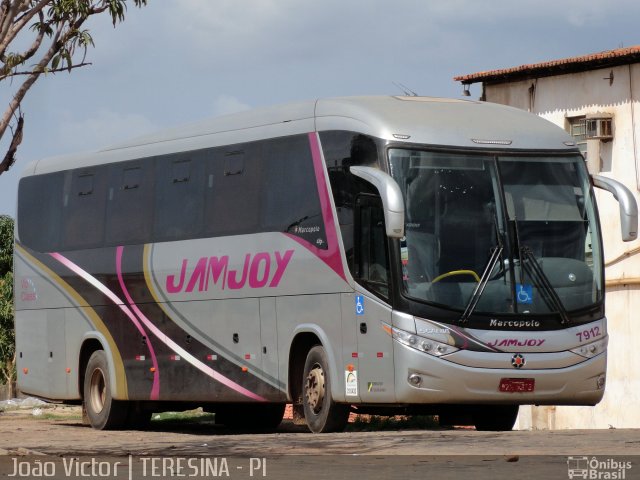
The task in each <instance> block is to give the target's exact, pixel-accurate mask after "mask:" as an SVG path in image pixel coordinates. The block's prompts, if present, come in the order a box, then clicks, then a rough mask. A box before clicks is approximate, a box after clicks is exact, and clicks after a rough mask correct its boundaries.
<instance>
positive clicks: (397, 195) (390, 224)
mask: <svg viewBox="0 0 640 480" xmlns="http://www.w3.org/2000/svg"><path fill="white" fill-rule="evenodd" d="M349 171H350V172H351V173H352V174H354V175H355V176H356V177H360V178H362V179H363V180H366V181H367V182H369V183H370V184H372V185H373V186H374V187H376V190H378V193H379V194H380V198H381V199H382V208H383V210H384V223H385V227H386V232H387V237H391V238H402V237H404V200H403V199H402V192H401V191H400V187H399V186H398V184H397V183H396V181H395V180H394V179H393V178H391V176H389V175H388V174H386V173H384V172H383V171H382V170H378V169H376V168H371V167H357V166H353V167H350V168H349Z"/></svg>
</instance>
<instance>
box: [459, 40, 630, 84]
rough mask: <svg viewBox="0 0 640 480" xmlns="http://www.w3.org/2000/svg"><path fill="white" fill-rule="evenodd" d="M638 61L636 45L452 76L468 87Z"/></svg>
mask: <svg viewBox="0 0 640 480" xmlns="http://www.w3.org/2000/svg"><path fill="white" fill-rule="evenodd" d="M639 61H640V45H635V46H632V47H626V48H618V49H615V50H607V51H604V52H599V53H591V54H588V55H581V56H578V57H569V58H562V59H558V60H550V61H547V62H540V63H532V64H524V65H519V66H517V67H510V68H502V69H497V70H488V71H484V72H477V73H471V74H468V75H459V76H456V77H453V80H454V81H456V82H461V83H463V84H471V83H477V82H485V83H492V82H497V81H509V80H511V81H515V80H522V79H526V78H530V77H543V76H550V75H554V74H558V73H559V74H566V73H575V72H578V71H585V70H589V69H590V68H591V67H594V66H597V67H598V68H605V67H608V66H618V65H624V64H626V63H636V62H639Z"/></svg>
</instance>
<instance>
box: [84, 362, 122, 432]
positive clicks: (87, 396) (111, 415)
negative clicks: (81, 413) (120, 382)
mask: <svg viewBox="0 0 640 480" xmlns="http://www.w3.org/2000/svg"><path fill="white" fill-rule="evenodd" d="M83 387H84V388H83V393H84V397H83V406H84V410H85V412H86V415H87V418H88V419H89V423H90V424H91V426H92V427H93V428H95V429H97V430H109V429H114V428H118V427H121V426H123V425H124V422H125V421H126V419H127V403H126V402H122V401H118V400H114V399H113V397H112V396H111V395H112V392H111V381H110V376H109V362H108V361H107V355H106V354H105V353H104V351H103V350H96V351H95V352H93V354H92V355H91V357H90V358H89V362H88V363H87V368H86V370H85V373H84V386H83Z"/></svg>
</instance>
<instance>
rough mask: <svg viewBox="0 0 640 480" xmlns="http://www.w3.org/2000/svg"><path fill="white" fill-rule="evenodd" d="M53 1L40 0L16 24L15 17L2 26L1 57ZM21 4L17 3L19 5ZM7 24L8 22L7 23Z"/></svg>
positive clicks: (0, 34)
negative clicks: (29, 23) (26, 26)
mask: <svg viewBox="0 0 640 480" xmlns="http://www.w3.org/2000/svg"><path fill="white" fill-rule="evenodd" d="M50 1H51V0H40V1H39V2H38V3H37V4H36V5H35V6H33V7H31V8H30V9H29V10H28V11H27V13H25V14H24V15H23V16H21V17H20V18H19V19H18V20H17V21H16V22H15V23H14V22H13V20H14V18H15V16H14V17H13V18H11V21H10V22H9V23H8V25H6V27H5V25H4V24H3V25H2V31H0V55H4V53H5V51H6V50H7V47H8V46H9V44H10V43H11V42H12V41H13V40H14V39H15V38H16V36H17V35H18V33H20V31H21V30H22V29H23V28H24V26H25V25H26V24H27V23H28V22H29V21H30V20H31V19H32V18H33V17H34V16H35V15H36V14H37V13H39V12H41V11H42V9H43V8H44V7H45V6H46V5H47V3H49V2H50ZM19 3H20V2H16V4H19ZM5 23H6V21H5ZM5 28H6V29H5Z"/></svg>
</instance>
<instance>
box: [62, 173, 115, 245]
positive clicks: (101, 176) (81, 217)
mask: <svg viewBox="0 0 640 480" xmlns="http://www.w3.org/2000/svg"><path fill="white" fill-rule="evenodd" d="M106 175H107V172H106V169H105V168H103V167H96V168H94V169H91V170H73V171H69V172H67V174H66V179H65V187H64V200H63V207H64V208H63V211H64V213H63V225H64V226H63V238H62V246H61V247H62V249H63V250H72V249H82V248H95V247H99V246H102V241H103V236H104V215H105V191H106Z"/></svg>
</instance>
